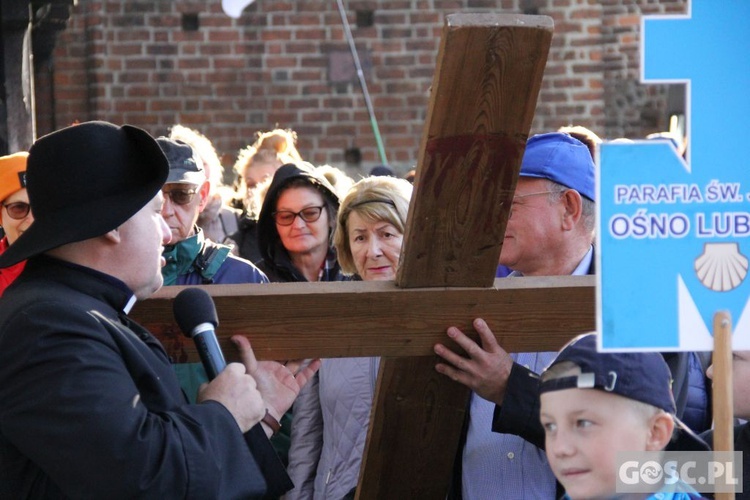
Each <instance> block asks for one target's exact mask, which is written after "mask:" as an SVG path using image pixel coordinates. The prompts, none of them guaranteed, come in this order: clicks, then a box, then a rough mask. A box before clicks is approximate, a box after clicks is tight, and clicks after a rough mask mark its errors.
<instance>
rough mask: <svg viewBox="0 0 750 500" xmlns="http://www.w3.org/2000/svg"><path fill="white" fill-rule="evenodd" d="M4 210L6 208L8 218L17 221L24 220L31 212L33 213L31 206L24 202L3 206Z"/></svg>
mask: <svg viewBox="0 0 750 500" xmlns="http://www.w3.org/2000/svg"><path fill="white" fill-rule="evenodd" d="M3 208H5V211H6V212H7V213H8V217H10V218H11V219H16V220H19V219H23V218H24V217H26V216H27V215H29V212H30V211H31V205H29V204H28V203H26V202H24V201H17V202H15V203H8V204H7V205H3Z"/></svg>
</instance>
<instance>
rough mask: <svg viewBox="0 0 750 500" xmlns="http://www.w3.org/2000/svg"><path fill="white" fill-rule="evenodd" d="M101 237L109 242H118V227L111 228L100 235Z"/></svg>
mask: <svg viewBox="0 0 750 500" xmlns="http://www.w3.org/2000/svg"><path fill="white" fill-rule="evenodd" d="M102 238H104V239H105V240H107V242H109V243H114V244H118V243H120V241H122V237H121V236H120V228H119V227H118V228H116V229H113V230H111V231H109V232H106V233H104V234H103V235H102Z"/></svg>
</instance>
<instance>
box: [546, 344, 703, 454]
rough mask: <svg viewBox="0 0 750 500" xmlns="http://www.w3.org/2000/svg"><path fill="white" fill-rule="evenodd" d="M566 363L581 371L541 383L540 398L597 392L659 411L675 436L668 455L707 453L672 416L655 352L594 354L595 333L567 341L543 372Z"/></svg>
mask: <svg viewBox="0 0 750 500" xmlns="http://www.w3.org/2000/svg"><path fill="white" fill-rule="evenodd" d="M564 361H570V362H572V363H573V364H575V365H576V366H578V367H579V368H580V369H581V372H580V373H579V374H576V375H570V376H562V377H560V378H554V379H550V380H544V377H542V380H543V382H542V384H541V386H540V389H539V392H540V394H544V393H545V392H552V391H561V390H563V389H597V390H602V391H605V392H609V393H612V394H618V395H620V396H623V397H626V398H628V399H632V400H634V401H640V402H642V403H646V404H649V405H651V406H655V407H657V408H661V409H662V410H664V411H665V412H667V413H669V414H671V415H672V418H673V420H674V422H675V426H676V429H677V430H678V432H677V433H676V436H674V437H673V439H672V441H670V443H669V444H668V445H667V448H666V449H667V450H669V451H708V450H710V448H709V446H708V445H707V444H706V442H705V441H704V440H703V439H701V438H700V437H699V436H698V435H697V434H695V433H694V432H693V431H692V430H691V429H690V428H689V427H688V426H687V425H685V424H684V423H683V422H682V421H680V419H679V418H677V415H676V409H677V408H676V405H675V402H674V396H673V394H672V372H671V371H670V370H669V366H668V365H667V362H666V361H664V357H663V356H662V355H661V354H660V353H658V352H597V350H596V333H587V334H585V335H580V336H578V337H576V338H574V339H573V340H571V341H570V342H569V343H568V344H567V345H566V346H565V347H563V348H562V350H561V351H560V354H558V355H557V358H555V360H554V361H553V362H552V364H551V365H550V366H549V367H548V368H547V370H549V369H550V368H552V367H553V366H555V365H557V364H559V363H562V362H564Z"/></svg>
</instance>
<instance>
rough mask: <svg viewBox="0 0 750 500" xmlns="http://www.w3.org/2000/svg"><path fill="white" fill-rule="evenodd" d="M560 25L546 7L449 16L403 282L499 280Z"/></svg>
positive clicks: (403, 262)
mask: <svg viewBox="0 0 750 500" xmlns="http://www.w3.org/2000/svg"><path fill="white" fill-rule="evenodd" d="M552 29H553V26H552V20H551V19H550V18H548V17H544V16H520V15H491V14H481V15H471V14H469V15H467V14H455V15H450V16H447V20H446V26H445V28H444V31H443V37H442V39H441V45H440V49H439V54H438V62H437V68H436V70H435V76H434V80H433V85H432V90H431V95H430V107H429V109H428V114H427V123H426V127H425V132H424V135H423V139H422V148H421V150H420V155H419V162H418V167H417V172H416V179H415V190H414V195H413V197H412V203H411V205H410V207H409V218H408V223H407V227H406V231H405V234H404V248H403V252H402V259H401V263H400V265H399V272H398V279H397V282H398V283H399V285H400V286H402V287H404V288H406V287H425V286H491V284H492V280H493V277H494V271H495V268H496V267H497V260H498V257H499V255H500V248H501V245H502V241H503V234H504V233H505V225H506V222H507V218H508V213H509V209H510V202H511V201H512V196H513V191H514V190H515V184H516V180H517V178H518V171H519V169H520V164H521V157H522V156H523V152H524V148H525V145H526V139H527V138H528V134H529V129H530V127H531V121H532V119H533V117H534V109H535V107H536V100H537V96H538V94H539V88H540V86H541V81H542V74H543V72H544V67H545V64H546V61H547V53H548V51H549V45H550V41H551V38H552Z"/></svg>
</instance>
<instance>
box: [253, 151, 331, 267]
mask: <svg viewBox="0 0 750 500" xmlns="http://www.w3.org/2000/svg"><path fill="white" fill-rule="evenodd" d="M338 208H339V198H338V196H337V195H336V192H335V191H334V189H333V187H332V186H331V184H330V183H329V182H328V181H327V180H326V178H325V177H324V176H323V175H321V174H320V173H318V172H317V171H316V169H315V167H314V166H312V165H311V164H309V163H306V162H297V163H287V164H286V165H282V166H281V167H280V168H279V169H278V170H277V171H276V173H275V174H274V176H273V181H271V186H270V187H269V188H268V193H267V194H266V197H265V200H264V201H263V208H262V209H261V211H260V217H259V218H258V246H259V250H260V254H261V256H262V258H263V260H262V262H261V263H260V264H259V265H258V267H260V269H261V270H262V271H263V272H264V273H266V276H268V279H269V280H271V282H298V281H341V280H343V279H344V278H343V275H342V273H341V268H340V267H339V264H338V262H337V260H336V253H335V251H334V250H333V247H332V235H333V229H334V227H335V225H336V213H337V212H338Z"/></svg>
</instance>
